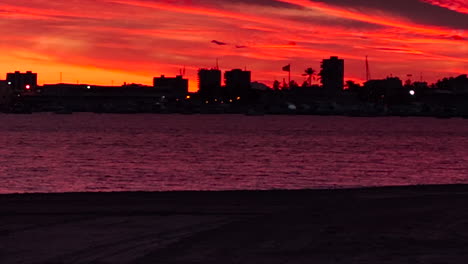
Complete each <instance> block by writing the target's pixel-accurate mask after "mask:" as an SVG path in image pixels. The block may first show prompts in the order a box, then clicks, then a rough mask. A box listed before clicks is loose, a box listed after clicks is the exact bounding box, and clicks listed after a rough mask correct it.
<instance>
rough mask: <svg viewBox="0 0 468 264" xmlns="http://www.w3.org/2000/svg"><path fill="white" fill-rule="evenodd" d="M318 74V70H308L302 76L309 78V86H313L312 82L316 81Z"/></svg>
mask: <svg viewBox="0 0 468 264" xmlns="http://www.w3.org/2000/svg"><path fill="white" fill-rule="evenodd" d="M316 74H317V71H316V70H314V69H312V68H307V69H305V70H304V74H302V76H307V81H308V82H309V86H312V80H314V81H315V78H316V77H315V76H316Z"/></svg>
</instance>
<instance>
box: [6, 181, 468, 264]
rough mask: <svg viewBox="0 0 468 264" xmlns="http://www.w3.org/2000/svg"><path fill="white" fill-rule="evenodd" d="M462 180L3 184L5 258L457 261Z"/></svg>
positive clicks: (463, 217) (465, 198)
mask: <svg viewBox="0 0 468 264" xmlns="http://www.w3.org/2000/svg"><path fill="white" fill-rule="evenodd" d="M466 204H468V185H465V184H464V185H418V186H397V187H377V188H360V189H333V190H330V189H327V190H272V191H217V192H193V191H192V192H117V193H54V194H7V195H0V209H1V210H0V215H1V217H2V222H1V224H0V256H1V257H0V259H3V260H4V261H2V262H5V263H21V262H22V263H31V262H32V263H213V264H214V263H286V262H287V263H351V262H358V263H402V262H413V263H417V262H424V263H436V262H443V263H465V262H466V259H467V258H468V253H466V252H465V251H466V248H467V247H468V220H467V219H468V212H467V210H466Z"/></svg>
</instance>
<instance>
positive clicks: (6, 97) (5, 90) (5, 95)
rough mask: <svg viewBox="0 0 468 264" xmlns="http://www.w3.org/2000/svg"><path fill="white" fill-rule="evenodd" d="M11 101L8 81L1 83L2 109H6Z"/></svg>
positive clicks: (0, 99) (0, 105)
mask: <svg viewBox="0 0 468 264" xmlns="http://www.w3.org/2000/svg"><path fill="white" fill-rule="evenodd" d="M10 100H11V87H10V85H8V82H7V81H0V109H2V108H4V107H5V106H6V105H7V104H8V103H9V102H10Z"/></svg>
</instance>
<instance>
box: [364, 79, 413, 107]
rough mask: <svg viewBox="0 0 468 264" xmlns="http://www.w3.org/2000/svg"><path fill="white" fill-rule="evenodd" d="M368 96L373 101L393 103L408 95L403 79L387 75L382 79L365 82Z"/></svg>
mask: <svg viewBox="0 0 468 264" xmlns="http://www.w3.org/2000/svg"><path fill="white" fill-rule="evenodd" d="M364 88H365V90H366V93H367V95H366V97H367V98H368V100H370V101H372V102H386V103H391V102H393V101H395V100H397V99H401V98H402V97H406V93H405V90H404V89H403V81H402V80H401V79H400V78H398V77H387V78H386V79H382V80H369V81H367V82H365V83H364Z"/></svg>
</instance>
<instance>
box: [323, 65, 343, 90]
mask: <svg viewBox="0 0 468 264" xmlns="http://www.w3.org/2000/svg"><path fill="white" fill-rule="evenodd" d="M321 68H322V70H321V72H320V76H321V81H322V85H323V87H324V88H325V90H326V91H327V93H328V94H330V95H336V94H338V93H339V92H341V91H342V90H343V89H344V60H342V59H338V57H330V59H326V60H323V61H322V65H321Z"/></svg>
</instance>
